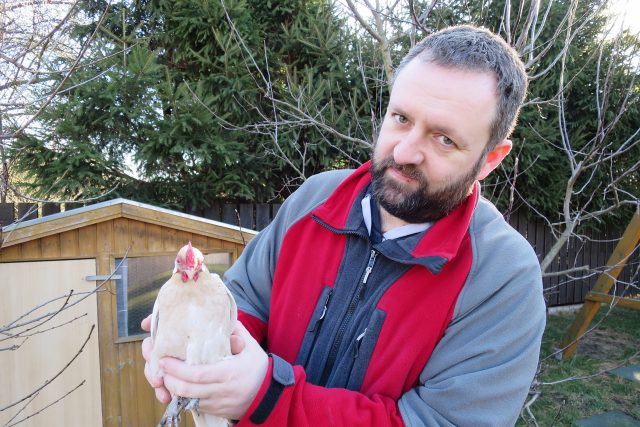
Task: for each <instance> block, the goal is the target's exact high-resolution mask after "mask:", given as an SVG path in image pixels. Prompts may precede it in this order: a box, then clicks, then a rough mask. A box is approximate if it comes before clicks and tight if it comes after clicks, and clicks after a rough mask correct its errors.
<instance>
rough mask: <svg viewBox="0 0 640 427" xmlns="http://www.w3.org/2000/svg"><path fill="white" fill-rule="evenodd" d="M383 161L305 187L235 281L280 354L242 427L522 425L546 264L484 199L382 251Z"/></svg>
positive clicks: (255, 325)
mask: <svg viewBox="0 0 640 427" xmlns="http://www.w3.org/2000/svg"><path fill="white" fill-rule="evenodd" d="M370 179H371V177H370V174H369V163H367V164H365V165H363V166H362V167H360V168H359V169H357V170H356V171H332V172H326V173H322V174H319V175H316V176H314V177H312V178H310V179H309V180H307V182H305V183H304V184H303V185H302V186H301V187H300V189H299V190H298V191H296V192H295V193H294V194H293V195H292V196H291V197H289V198H288V199H287V201H286V202H285V203H284V204H283V206H282V208H281V209H280V211H279V212H278V214H277V216H276V218H275V219H274V221H273V222H272V223H271V224H270V225H269V226H268V227H267V228H266V229H264V230H263V231H262V232H261V233H259V234H258V235H257V236H256V237H255V238H254V239H253V240H252V241H251V242H250V243H249V244H248V245H247V247H246V249H245V250H244V252H243V254H242V255H241V257H240V258H239V259H238V261H237V262H236V263H235V264H234V265H233V266H232V267H231V269H229V271H228V272H227V273H226V275H225V281H226V283H227V285H228V287H229V289H230V290H231V292H232V293H233V295H234V297H235V298H236V302H237V304H238V309H239V319H240V320H241V321H242V323H243V324H244V325H245V326H246V327H247V329H248V330H249V331H250V332H251V334H252V335H253V336H254V337H255V338H256V340H258V342H260V343H262V344H263V346H264V347H265V348H266V350H267V351H268V352H269V353H270V354H271V358H270V365H269V372H268V374H267V376H266V378H265V379H264V382H263V384H262V387H261V389H260V390H259V392H258V395H257V396H256V398H255V400H254V402H253V403H252V405H251V407H250V408H249V410H248V411H247V413H246V414H245V415H244V417H243V418H242V419H241V420H239V424H238V425H241V426H251V425H264V426H291V427H294V426H295V427H303V426H318V425H323V426H400V425H408V426H423V425H424V426H454V425H455V426H492V427H496V426H508V425H513V424H515V421H516V419H517V417H518V414H519V411H520V409H521V407H522V404H523V402H524V400H525V398H526V396H527V392H528V389H529V386H530V384H531V381H532V379H533V377H534V374H535V371H536V367H537V363H538V354H539V349H540V342H541V338H542V332H543V330H544V325H545V304H544V300H543V297H542V279H541V274H540V267H539V264H538V259H537V257H536V255H535V253H534V252H533V250H532V248H531V246H530V245H529V244H528V242H527V241H526V240H525V239H524V238H523V237H522V236H520V235H519V234H518V233H517V232H516V231H515V230H513V229H512V228H511V227H510V226H509V225H508V224H507V223H506V222H505V221H504V220H503V218H502V216H501V215H500V213H499V212H498V211H497V210H496V209H495V207H494V206H493V205H491V204H490V203H489V202H488V201H486V200H484V199H482V198H481V197H480V196H479V191H480V186H479V184H476V185H475V187H474V190H473V193H472V194H471V195H470V196H469V197H468V198H467V199H466V200H465V201H464V202H463V203H461V205H460V206H458V207H457V208H456V209H455V210H454V211H453V212H451V213H450V214H449V215H448V216H447V217H445V218H442V219H441V220H439V221H437V222H435V223H434V224H433V225H432V226H431V227H430V228H429V229H428V230H426V231H424V232H421V233H417V234H414V235H410V236H405V237H401V238H398V239H393V240H384V241H382V242H380V243H377V244H374V245H372V244H371V241H370V239H369V236H368V232H367V229H366V226H365V224H364V221H363V217H362V207H361V200H362V198H363V197H364V196H365V194H366V192H367V190H368V187H369V184H370Z"/></svg>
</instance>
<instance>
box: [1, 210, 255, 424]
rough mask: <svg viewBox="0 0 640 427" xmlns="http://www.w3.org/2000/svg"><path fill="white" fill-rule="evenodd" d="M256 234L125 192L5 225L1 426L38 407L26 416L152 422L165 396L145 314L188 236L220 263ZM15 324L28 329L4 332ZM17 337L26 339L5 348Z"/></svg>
mask: <svg viewBox="0 0 640 427" xmlns="http://www.w3.org/2000/svg"><path fill="white" fill-rule="evenodd" d="M254 235H255V232H253V231H251V230H246V229H241V228H239V227H234V226H230V225H228V224H224V223H221V222H216V221H212V220H209V219H205V218H200V217H195V216H192V215H187V214H183V213H179V212H174V211H170V210H167V209H162V208H158V207H154V206H150V205H146V204H142V203H137V202H132V201H129V200H125V199H116V200H112V201H108V202H103V203H99V204H95V205H91V206H86V207H83V208H78V209H74V210H70V211H66V212H62V213H58V214H54V215H50V216H47V217H42V218H38V219H33V220H30V221H25V222H22V223H20V224H14V225H10V226H7V227H4V228H3V229H2V239H3V241H2V246H1V250H0V295H2V298H1V299H0V328H2V327H4V329H0V332H3V331H5V332H4V333H3V334H2V335H0V378H1V380H0V383H2V387H0V409H3V408H4V410H2V411H0V425H5V424H11V423H12V422H16V421H18V420H20V419H22V418H25V417H27V416H29V415H30V414H33V413H38V412H39V411H40V410H41V409H42V408H46V409H44V410H43V411H42V412H41V413H39V414H38V415H36V416H34V417H33V418H30V419H28V420H27V421H26V422H24V423H22V424H21V425H24V426H30V425H33V426H39V425H44V423H45V422H46V424H47V425H52V426H70V427H73V426H83V427H86V426H99V425H102V426H131V427H136V426H152V425H155V424H156V423H157V422H158V421H159V419H160V417H161V415H162V413H163V411H164V407H163V406H162V405H161V404H160V403H159V402H157V401H156V399H155V395H154V393H153V390H152V389H151V387H150V386H149V385H148V384H147V382H146V380H145V378H144V373H143V368H144V360H143V359H142V355H141V351H140V343H141V341H142V339H143V338H144V336H145V335H144V334H143V332H142V331H141V330H140V328H139V322H140V319H141V318H143V317H145V316H146V315H147V314H149V312H150V310H151V306H150V304H152V302H153V299H154V298H155V293H156V292H157V289H158V288H159V286H160V285H161V284H162V283H163V282H164V281H165V280H166V279H167V278H168V275H169V273H170V271H171V270H172V268H173V259H174V258H175V254H176V253H177V251H178V249H179V248H180V247H182V246H183V245H184V244H186V243H187V242H188V241H191V242H192V243H193V245H194V246H195V247H198V248H199V249H200V250H202V252H203V253H204V254H205V255H206V262H207V264H208V265H209V266H210V267H211V268H212V269H214V270H218V271H223V270H224V269H225V268H226V267H227V266H228V265H230V264H231V263H232V262H233V261H234V260H235V259H236V258H237V257H238V255H239V254H240V253H241V251H242V249H243V248H244V245H245V244H246V243H247V242H248V241H249V240H250V239H251V238H252V237H253V236H254ZM96 289H97V291H96ZM71 290H73V292H71ZM70 293H71V297H69V296H68V295H69V294H70ZM63 306H64V307H65V310H63V311H60V308H61V307H63ZM23 316H24V317H23ZM39 316H40V317H42V320H40V321H38V322H35V323H30V324H28V325H27V326H24V327H22V328H18V327H17V325H18V324H19V323H24V322H25V320H27V319H36V318H38V317H39ZM44 320H48V322H47V323H44V324H43V325H42V326H40V327H39V328H35V329H33V326H35V325H37V324H38V323H42V322H43V321H44ZM12 322H14V323H12ZM7 325H12V326H13V328H10V329H7V328H6V327H7ZM92 325H95V329H94V330H93V332H91V331H92ZM29 328H32V329H31V330H29V331H27V332H25V330H26V329H29ZM51 328H53V329H51ZM43 329H46V330H45V331H44V332H42V333H39V334H36V335H32V334H33V332H36V331H38V330H43ZM6 331H9V332H6ZM16 333H19V334H20V338H18V339H16V338H14V339H8V338H7V337H9V335H8V334H16ZM83 343H84V344H83ZM15 345H19V346H20V347H19V348H17V349H15V350H5V351H2V350H3V349H6V348H8V347H10V346H15ZM66 365H68V368H67V369H64V368H65V366H66ZM47 383H50V384H48V385H47V386H46V387H44V388H42V390H41V391H40V392H39V393H36V394H34V395H31V393H32V392H33V391H35V390H37V389H39V388H40V387H42V386H43V385H45V384H47ZM67 393H69V394H68V395H66V394H67ZM65 395H66V397H64V398H63V399H61V400H60V398H62V397H63V396H65ZM16 402H18V403H16ZM9 405H12V406H10V407H9V408H6V407H7V406H9ZM48 405H51V406H50V407H48V408H47V406H48ZM23 407H24V408H23ZM16 414H17V415H16ZM14 416H15V418H13V421H11V422H8V420H9V419H11V418H12V417H14ZM185 418H190V417H185ZM183 424H184V421H183ZM187 424H188V425H192V423H191V421H190V420H189V422H188V423H187Z"/></svg>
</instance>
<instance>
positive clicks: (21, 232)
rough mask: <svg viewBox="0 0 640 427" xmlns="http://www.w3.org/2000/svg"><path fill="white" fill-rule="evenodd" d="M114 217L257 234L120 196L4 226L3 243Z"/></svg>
mask: <svg viewBox="0 0 640 427" xmlns="http://www.w3.org/2000/svg"><path fill="white" fill-rule="evenodd" d="M115 218H129V219H134V220H137V221H142V222H148V223H151V224H156V225H161V226H163V227H169V228H175V229H178V230H182V231H187V232H191V233H197V234H201V235H204V236H208V237H214V238H218V239H222V240H226V241H230V242H234V243H245V241H249V240H251V238H252V237H253V236H255V235H256V234H257V232H255V231H253V230H249V229H245V228H241V227H238V226H233V225H229V224H225V223H223V222H219V221H213V220H210V219H207V218H202V217H198V216H195V215H189V214H185V213H182V212H176V211H172V210H170V209H165V208H159V207H157V206H153V205H148V204H146V203H140V202H134V201H132V200H127V199H122V198H119V199H113V200H109V201H106V202H101V203H96V204H95V205H90V206H84V207H81V208H77V209H73V210H69V211H65V212H60V213H57V214H53V215H48V216H45V217H42V218H36V219H32V220H29V221H22V222H20V223H17V224H11V225H8V226H6V227H3V228H2V236H3V239H4V240H3V242H2V245H3V246H5V247H6V246H12V245H17V244H20V243H24V242H27V241H29V240H34V239H39V238H42V237H46V236H51V235H53V234H57V233H62V232H64V231H69V230H73V229H76V228H81V227H85V226H87V225H91V224H96V223H99V222H103V221H108V220H112V219H115Z"/></svg>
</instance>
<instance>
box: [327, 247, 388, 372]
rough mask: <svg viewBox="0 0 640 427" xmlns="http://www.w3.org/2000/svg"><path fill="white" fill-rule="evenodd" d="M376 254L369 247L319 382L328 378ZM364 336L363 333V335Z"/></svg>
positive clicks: (362, 292) (361, 295) (363, 291)
mask: <svg viewBox="0 0 640 427" xmlns="http://www.w3.org/2000/svg"><path fill="white" fill-rule="evenodd" d="M377 256H378V252H376V250H375V249H371V253H370V255H369V261H368V262H367V267H366V268H365V270H364V273H363V274H362V280H361V281H360V283H359V285H358V289H356V293H355V294H354V296H353V298H352V299H351V302H350V303H349V307H348V308H347V312H346V313H345V315H344V318H343V319H342V322H341V323H340V327H339V328H338V333H337V334H336V338H335V339H334V341H333V344H332V345H331V349H330V350H329V356H328V357H327V362H326V364H325V367H324V371H323V373H322V377H321V378H320V384H326V381H327V379H328V378H329V374H330V373H331V370H332V369H333V364H334V363H335V361H336V358H337V357H338V349H339V348H340V344H341V343H342V339H343V338H344V334H345V333H346V332H347V327H348V326H349V323H350V322H351V318H352V317H353V315H354V314H355V312H356V308H357V306H358V303H359V302H360V300H361V299H362V297H363V296H364V293H365V288H366V285H367V281H368V280H369V275H370V274H371V270H373V266H374V264H375V262H376V257H377ZM363 336H364V335H363Z"/></svg>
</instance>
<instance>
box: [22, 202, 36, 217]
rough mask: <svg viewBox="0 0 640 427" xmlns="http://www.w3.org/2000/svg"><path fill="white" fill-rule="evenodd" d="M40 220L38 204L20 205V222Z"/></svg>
mask: <svg viewBox="0 0 640 427" xmlns="http://www.w3.org/2000/svg"><path fill="white" fill-rule="evenodd" d="M36 218H38V204H37V203H18V220H19V221H28V220H30V219H36Z"/></svg>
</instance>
